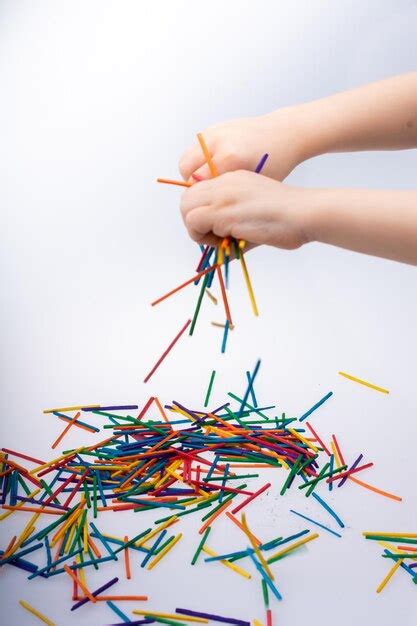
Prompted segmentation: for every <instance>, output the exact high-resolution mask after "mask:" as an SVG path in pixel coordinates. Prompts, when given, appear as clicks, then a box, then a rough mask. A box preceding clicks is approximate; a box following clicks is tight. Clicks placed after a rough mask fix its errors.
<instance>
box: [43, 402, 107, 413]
mask: <svg viewBox="0 0 417 626" xmlns="http://www.w3.org/2000/svg"><path fill="white" fill-rule="evenodd" d="M99 408H100V405H99V404H82V405H81V406H59V407H57V408H55V409H45V410H44V411H43V412H44V413H53V412H54V411H55V412H57V413H63V412H64V411H81V409H99Z"/></svg>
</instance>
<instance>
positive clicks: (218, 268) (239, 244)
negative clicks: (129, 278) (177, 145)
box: [145, 133, 268, 382]
mask: <svg viewBox="0 0 417 626" xmlns="http://www.w3.org/2000/svg"><path fill="white" fill-rule="evenodd" d="M197 138H198V141H199V143H200V146H201V149H202V151H203V155H204V157H205V159H206V162H207V164H208V166H209V169H210V172H211V175H212V176H213V177H216V176H218V171H217V168H216V166H215V164H214V162H213V160H212V158H211V155H210V152H209V150H208V148H207V145H206V143H205V140H204V138H203V136H202V134H201V133H199V134H198V135H197ZM267 158H268V155H267V154H264V155H263V157H262V158H261V160H260V161H259V163H258V165H257V167H256V169H255V172H256V173H258V174H259V173H260V172H261V170H262V168H263V166H264V164H265V162H266V160H267ZM193 179H194V181H195V182H194V184H195V183H197V182H199V181H200V180H201V179H200V178H198V177H194V178H193ZM157 181H158V182H159V183H166V184H171V185H178V186H183V187H190V186H191V185H192V184H193V183H191V182H185V181H177V180H171V179H169V178H158V179H157ZM245 245H246V242H245V241H244V240H240V241H237V240H236V239H234V238H233V237H225V238H224V239H223V240H222V242H221V243H220V244H219V245H218V246H200V258H199V261H198V264H197V267H196V274H195V275H194V276H192V277H191V278H189V279H188V280H186V281H184V282H183V283H181V284H180V285H179V286H177V287H175V288H174V289H171V290H170V291H169V292H168V293H166V294H164V295H163V296H160V297H159V298H157V299H156V300H154V301H153V302H152V306H155V305H157V304H159V303H160V302H163V301H164V300H166V299H167V298H169V297H170V296H172V295H174V294H175V293H177V292H178V291H180V290H181V289H184V288H185V287H187V286H188V285H191V284H194V285H199V283H200V282H201V285H200V289H199V294H198V297H197V302H196V306H195V309H194V313H193V315H192V318H191V319H190V320H188V321H187V323H186V324H185V326H184V327H183V328H182V329H181V331H180V333H179V334H178V335H177V336H176V337H175V339H174V341H173V343H172V344H170V345H169V347H168V350H166V351H165V352H164V353H163V355H162V357H161V359H160V360H159V361H158V362H157V364H156V366H155V367H154V368H153V369H152V370H151V371H150V373H149V374H148V375H147V376H146V378H145V382H147V381H148V380H149V378H150V377H151V376H152V375H153V373H154V372H155V371H156V369H157V367H158V366H159V365H160V363H161V362H162V360H163V359H164V358H165V357H166V356H167V354H168V352H169V351H170V350H171V348H172V347H173V346H174V345H175V343H176V342H177V341H178V339H179V337H180V336H181V335H182V334H183V333H184V332H185V330H187V328H189V334H190V335H192V334H193V333H194V330H195V327H196V323H197V319H198V316H199V313H200V309H201V305H202V302H203V298H204V295H207V297H208V298H209V299H210V300H211V301H212V303H213V304H215V305H217V304H218V301H217V298H216V297H214V296H213V294H212V293H211V292H210V289H211V287H212V284H213V282H214V280H215V278H216V277H217V280H218V284H219V288H220V294H221V298H222V301H223V308H224V315H225V321H224V323H223V322H217V321H213V322H212V325H213V326H218V327H221V328H223V337H222V342H221V352H222V353H224V352H225V351H226V346H227V339H228V334H229V330H233V328H234V325H233V321H232V316H231V312H230V306H229V301H228V298H227V290H228V288H229V268H230V261H231V259H232V258H235V259H236V261H237V262H238V263H240V266H241V269H242V274H243V278H244V281H245V284H246V288H247V292H248V296H249V300H250V303H251V307H252V311H253V314H254V315H255V316H258V315H259V311H258V306H257V303H256V299H255V294H254V291H253V287H252V282H251V279H250V276H249V272H248V268H247V263H246V259H245V255H244V248H245Z"/></svg>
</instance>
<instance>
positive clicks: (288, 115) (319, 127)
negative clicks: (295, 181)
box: [264, 101, 329, 167]
mask: <svg viewBox="0 0 417 626" xmlns="http://www.w3.org/2000/svg"><path fill="white" fill-rule="evenodd" d="M323 118H324V115H323V111H322V107H321V105H320V101H313V102H307V103H304V104H300V105H295V106H291V107H285V108H281V109H278V110H277V111H273V112H272V113H270V114H267V115H265V116H264V119H265V120H266V122H267V124H270V125H271V133H272V134H273V136H275V137H276V138H277V141H278V142H280V145H282V144H281V141H282V135H283V133H285V136H287V137H288V141H289V142H290V143H291V148H292V150H293V151H294V160H295V163H294V167H295V166H296V165H299V164H300V163H302V162H303V161H307V160H308V159H311V158H313V157H315V156H319V155H320V154H325V153H326V152H328V151H329V150H328V147H327V143H328V139H327V133H326V123H325V120H324V119H323Z"/></svg>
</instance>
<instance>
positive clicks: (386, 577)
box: [376, 559, 403, 593]
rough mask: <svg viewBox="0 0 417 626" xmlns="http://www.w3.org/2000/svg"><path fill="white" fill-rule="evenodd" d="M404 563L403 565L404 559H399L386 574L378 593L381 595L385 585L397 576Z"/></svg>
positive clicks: (377, 589)
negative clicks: (396, 573)
mask: <svg viewBox="0 0 417 626" xmlns="http://www.w3.org/2000/svg"><path fill="white" fill-rule="evenodd" d="M402 563H403V560H402V559H399V560H398V561H397V562H396V563H394V565H393V566H392V567H391V569H390V570H389V572H388V573H387V574H386V576H384V578H383V579H382V580H381V582H380V583H379V585H378V587H377V588H376V592H377V593H381V591H382V590H383V588H384V587H385V585H386V584H387V583H388V581H389V580H390V579H391V578H392V576H393V575H394V574H395V572H396V571H397V569H398V568H399V567H400V565H401V564H402Z"/></svg>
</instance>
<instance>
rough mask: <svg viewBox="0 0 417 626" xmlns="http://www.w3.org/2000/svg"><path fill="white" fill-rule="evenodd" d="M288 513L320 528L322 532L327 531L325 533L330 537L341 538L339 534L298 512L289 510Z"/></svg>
mask: <svg viewBox="0 0 417 626" xmlns="http://www.w3.org/2000/svg"><path fill="white" fill-rule="evenodd" d="M290 512H291V513H294V514H295V515H298V517H302V518H303V519H305V520H307V521H308V522H311V524H315V526H319V527H320V528H323V529H324V530H327V532H329V533H331V534H332V535H336V537H341V536H342V535H341V534H340V533H337V532H336V531H334V530H332V529H331V528H328V527H327V526H325V525H324V524H320V522H316V520H314V519H311V517H307V516H306V515H303V514H302V513H298V511H294V510H293V509H290Z"/></svg>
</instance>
